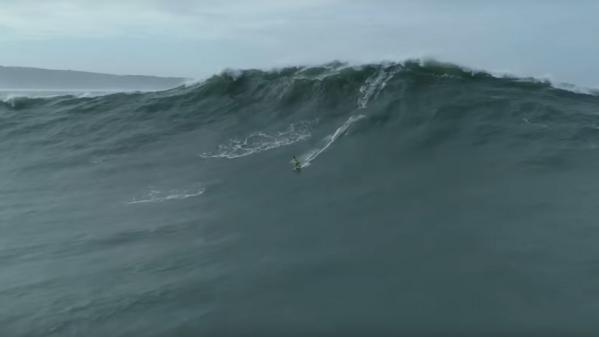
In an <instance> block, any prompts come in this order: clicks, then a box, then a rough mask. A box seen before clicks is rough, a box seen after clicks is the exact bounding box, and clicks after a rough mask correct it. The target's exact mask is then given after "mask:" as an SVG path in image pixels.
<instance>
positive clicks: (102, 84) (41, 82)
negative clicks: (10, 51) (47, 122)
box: [0, 66, 187, 91]
mask: <svg viewBox="0 0 599 337" xmlns="http://www.w3.org/2000/svg"><path fill="white" fill-rule="evenodd" d="M186 81H187V79H185V78H182V77H158V76H143V75H111V74H103V73H94V72H86V71H74V70H54V69H42V68H29V67H4V66H0V90H2V91H25V90H26V91H75V90H77V91H136V90H141V91H147V90H165V89H170V88H174V87H177V86H180V85H182V84H184V83H185V82H186Z"/></svg>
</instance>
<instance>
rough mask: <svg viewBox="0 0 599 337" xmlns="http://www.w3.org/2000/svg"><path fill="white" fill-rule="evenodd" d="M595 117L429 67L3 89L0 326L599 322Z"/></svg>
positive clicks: (95, 329) (554, 99) (459, 327)
mask: <svg viewBox="0 0 599 337" xmlns="http://www.w3.org/2000/svg"><path fill="white" fill-rule="evenodd" d="M598 113H599V98H598V97H597V96H593V95H583V94H577V93H572V92H568V91H564V90H559V89H555V88H553V87H551V85H549V84H548V83H545V82H541V81H535V80H522V79H518V78H497V77H493V76H491V75H489V74H487V73H484V72H474V71H470V70H467V69H462V68H459V67H457V66H452V65H446V64H441V63H434V62H412V61H408V62H405V63H398V64H394V63H388V64H371V65H364V66H348V65H345V64H341V63H331V64H327V65H323V66H319V67H291V68H285V69H280V70H276V71H259V70H247V71H236V72H235V71H229V72H224V73H222V74H220V75H217V76H214V77H212V78H210V79H208V80H206V81H205V82H203V83H201V84H197V85H194V86H189V87H181V88H177V89H173V90H169V91H163V92H152V93H127V94H125V93H121V94H112V95H107V96H100V97H85V96H84V97H75V96H60V97H52V98H23V97H21V98H15V97H12V98H9V99H5V100H4V101H1V102H0V118H1V123H0V149H1V151H2V152H1V153H2V154H3V156H2V160H1V161H0V174H1V176H2V177H3V179H2V183H1V185H0V189H1V193H0V205H1V206H0V207H1V209H0V230H1V232H2V235H0V261H1V262H2V273H0V302H1V303H3V305H2V307H0V332H2V333H1V334H2V335H7V336H9V335H10V336H80V335H85V336H138V335H143V336H175V335H177V336H199V335H206V336H210V335H213V336H237V335H240V334H243V335H255V336H259V335H281V336H285V335H297V336H306V335H318V336H325V335H348V334H351V333H356V332H363V334H366V333H368V334H371V335H372V334H373V333H375V334H381V335H382V334H388V335H392V334H394V335H402V334H403V335H408V334H410V335H423V336H424V335H435V334H443V335H447V334H452V333H453V334H455V335H468V336H470V335H472V336H474V335H480V334H481V333H482V334H484V335H489V336H492V335H502V334H505V333H514V332H523V333H524V334H526V333H528V334H531V333H532V334H534V333H537V334H539V335H543V334H545V335H551V334H555V331H560V332H561V331H563V332H565V333H566V334H568V333H569V334H570V335H572V334H576V333H578V334H580V333H581V332H582V331H584V332H585V333H590V332H592V331H594V332H595V333H599V324H598V323H597V322H596V320H594V319H593V318H594V315H595V314H596V312H597V311H598V309H599V308H598V307H597V302H596V301H595V299H594V296H593V295H594V294H596V293H597V292H598V291H599V283H597V282H596V278H595V277H594V275H596V273H597V258H598V256H599V255H598V254H599V250H598V249H599V248H597V247H599V246H598V245H597V242H599V230H598V229H597V218H598V216H597V215H598V211H597V209H598V208H597V200H599V192H598V191H599V183H598V182H599V179H597V172H599V155H598V152H597V151H598V146H599V115H598ZM293 155H295V156H297V158H298V160H300V162H301V165H302V167H303V168H302V170H301V172H299V173H297V172H294V171H293V170H292V166H291V165H290V163H289V161H290V160H291V157H292V156H293ZM591 334H592V333H591Z"/></svg>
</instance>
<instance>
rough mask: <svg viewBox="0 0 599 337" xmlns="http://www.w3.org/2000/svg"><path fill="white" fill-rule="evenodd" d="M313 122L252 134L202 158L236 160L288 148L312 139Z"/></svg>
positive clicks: (232, 140)
mask: <svg viewBox="0 0 599 337" xmlns="http://www.w3.org/2000/svg"><path fill="white" fill-rule="evenodd" d="M312 123H313V122H300V123H294V124H291V125H289V127H288V128H287V129H285V130H283V131H278V132H274V133H268V132H264V131H258V132H254V133H251V134H250V135H249V136H247V137H245V138H244V139H237V138H234V139H231V140H229V141H228V142H227V143H226V144H221V145H219V146H218V151H216V152H214V153H209V152H206V153H202V154H200V157H201V158H225V159H235V158H241V157H246V156H250V155H252V154H255V153H260V152H264V151H268V150H272V149H276V148H278V147H281V146H288V145H291V144H294V143H297V142H300V141H303V140H306V139H308V138H310V137H311V135H312V134H311V132H310V128H309V126H310V125H311V124H312Z"/></svg>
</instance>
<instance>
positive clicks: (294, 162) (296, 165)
mask: <svg viewBox="0 0 599 337" xmlns="http://www.w3.org/2000/svg"><path fill="white" fill-rule="evenodd" d="M291 165H293V169H294V170H296V171H297V172H299V171H301V169H302V164H301V163H300V161H299V160H297V158H295V156H293V157H291Z"/></svg>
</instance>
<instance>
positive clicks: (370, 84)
mask: <svg viewBox="0 0 599 337" xmlns="http://www.w3.org/2000/svg"><path fill="white" fill-rule="evenodd" d="M391 69H392V70H390V71H387V69H385V68H381V69H380V70H379V71H378V72H377V73H375V74H374V75H372V76H370V77H369V78H367V79H366V81H365V82H364V85H362V87H360V97H358V108H360V109H366V107H367V106H368V102H370V100H372V99H376V97H377V96H378V95H379V94H380V93H381V91H383V89H385V86H386V85H387V82H389V80H391V79H392V78H393V76H395V74H397V73H398V72H399V71H400V68H397V67H392V68H391Z"/></svg>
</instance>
